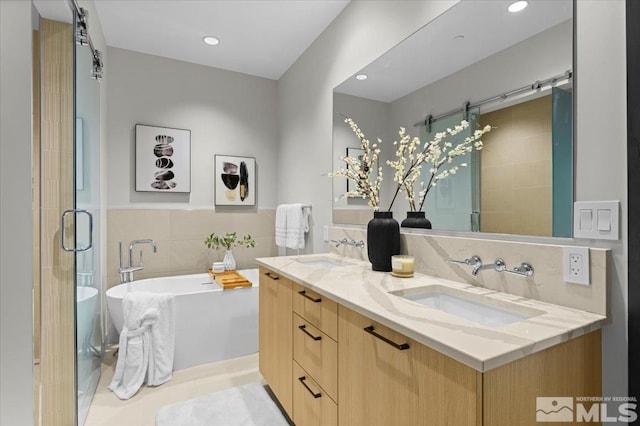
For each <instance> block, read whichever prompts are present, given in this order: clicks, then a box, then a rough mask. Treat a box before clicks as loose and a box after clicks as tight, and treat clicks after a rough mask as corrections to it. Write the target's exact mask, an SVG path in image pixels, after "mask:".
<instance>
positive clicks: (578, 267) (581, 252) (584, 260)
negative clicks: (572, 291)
mask: <svg viewBox="0 0 640 426" xmlns="http://www.w3.org/2000/svg"><path fill="white" fill-rule="evenodd" d="M562 252H563V256H562V260H563V262H562V264H563V268H564V280H565V282H568V283H575V284H583V285H589V247H574V246H567V247H563V250H562Z"/></svg>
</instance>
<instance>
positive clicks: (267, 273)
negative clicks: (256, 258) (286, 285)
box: [264, 272, 280, 281]
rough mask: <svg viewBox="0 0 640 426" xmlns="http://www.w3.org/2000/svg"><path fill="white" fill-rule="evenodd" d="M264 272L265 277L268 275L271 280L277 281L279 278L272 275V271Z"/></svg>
mask: <svg viewBox="0 0 640 426" xmlns="http://www.w3.org/2000/svg"><path fill="white" fill-rule="evenodd" d="M264 274H265V275H266V276H267V277H269V278H271V279H272V280H274V281H278V280H279V279H280V277H279V276H277V275H272V272H265V273H264Z"/></svg>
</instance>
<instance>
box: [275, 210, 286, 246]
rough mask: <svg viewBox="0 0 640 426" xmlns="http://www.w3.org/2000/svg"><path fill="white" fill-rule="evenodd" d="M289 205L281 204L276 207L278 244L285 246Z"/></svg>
mask: <svg viewBox="0 0 640 426" xmlns="http://www.w3.org/2000/svg"><path fill="white" fill-rule="evenodd" d="M287 206H288V204H281V205H279V206H278V208H276V245H277V246H278V247H284V246H285V244H286V241H287Z"/></svg>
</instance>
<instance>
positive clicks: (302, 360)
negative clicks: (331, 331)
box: [293, 314, 338, 401]
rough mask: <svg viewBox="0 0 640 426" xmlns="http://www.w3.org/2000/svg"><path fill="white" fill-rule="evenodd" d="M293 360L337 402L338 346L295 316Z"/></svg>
mask: <svg viewBox="0 0 640 426" xmlns="http://www.w3.org/2000/svg"><path fill="white" fill-rule="evenodd" d="M293 359H294V360H296V361H297V362H298V363H299V364H300V365H301V366H302V368H304V369H305V370H306V371H307V372H308V373H309V375H310V376H311V377H313V379H314V380H315V381H316V382H317V383H319V384H320V386H322V388H323V389H324V390H325V391H327V394H328V395H329V396H330V397H331V398H332V399H333V400H334V401H337V400H338V370H337V367H338V344H337V343H336V342H335V340H333V339H332V338H330V337H329V336H327V335H326V334H324V333H323V332H322V331H320V330H319V329H317V328H316V327H314V326H313V325H311V324H310V323H309V322H308V321H305V320H304V319H303V318H301V317H300V316H298V315H297V314H294V315H293Z"/></svg>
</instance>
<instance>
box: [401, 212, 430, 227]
mask: <svg viewBox="0 0 640 426" xmlns="http://www.w3.org/2000/svg"><path fill="white" fill-rule="evenodd" d="M400 226H402V227H403V228H422V229H431V221H430V220H429V219H427V218H426V217H424V212H407V218H406V219H405V220H403V221H402V223H401V224H400Z"/></svg>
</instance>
